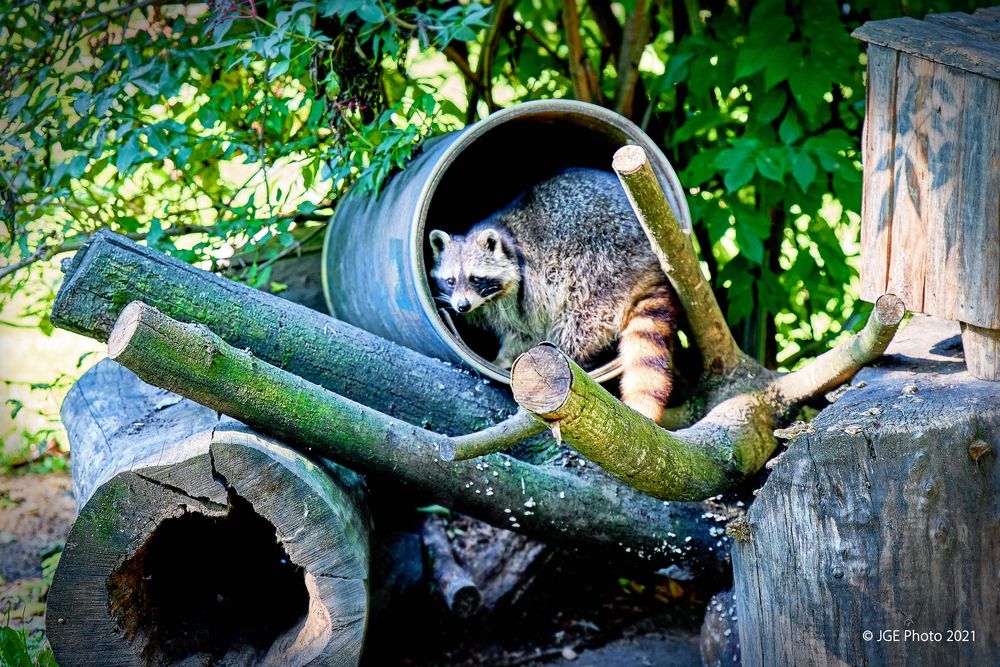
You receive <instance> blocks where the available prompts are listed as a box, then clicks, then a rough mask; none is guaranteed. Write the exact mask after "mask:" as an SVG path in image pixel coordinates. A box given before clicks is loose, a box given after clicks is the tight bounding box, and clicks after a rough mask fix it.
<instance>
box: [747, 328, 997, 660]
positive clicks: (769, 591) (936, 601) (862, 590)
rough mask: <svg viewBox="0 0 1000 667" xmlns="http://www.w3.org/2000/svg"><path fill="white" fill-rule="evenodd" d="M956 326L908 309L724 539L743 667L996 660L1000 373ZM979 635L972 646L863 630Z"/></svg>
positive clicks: (793, 445)
mask: <svg viewBox="0 0 1000 667" xmlns="http://www.w3.org/2000/svg"><path fill="white" fill-rule="evenodd" d="M961 349H962V348H961V343H960V338H959V327H958V324H957V323H954V322H946V321H943V320H938V319H935V318H930V317H916V318H914V319H913V320H911V322H910V324H909V325H908V326H906V327H905V328H903V329H901V330H900V332H899V333H898V335H897V336H896V339H895V341H894V342H893V344H892V345H891V346H890V347H889V349H888V350H887V355H886V357H884V358H883V359H882V360H881V361H880V362H879V363H878V365H877V366H874V367H871V368H867V369H864V370H863V371H861V372H860V373H859V374H858V375H857V376H856V378H855V380H854V383H853V385H852V387H851V388H850V389H849V390H848V391H846V392H845V393H844V394H843V395H842V396H841V397H840V398H839V399H838V400H837V402H836V403H834V404H833V405H832V406H831V407H829V408H827V409H825V410H824V411H823V412H821V413H820V414H819V416H818V417H817V418H816V419H815V420H814V421H813V423H812V424H813V427H814V429H815V430H814V432H807V433H805V434H804V435H802V436H800V437H799V438H798V439H797V440H795V441H793V442H792V443H791V444H790V445H789V448H788V451H787V452H786V453H785V454H784V455H783V457H782V459H781V462H780V463H779V464H778V465H777V466H776V469H775V471H774V472H773V473H772V474H771V477H770V478H769V479H768V481H767V483H766V484H765V486H764V487H763V489H762V490H761V492H760V494H759V496H758V497H757V499H756V500H755V501H754V503H753V505H752V506H751V507H750V510H749V512H748V514H747V520H748V532H749V540H748V541H744V542H742V543H740V544H738V545H736V546H735V547H734V577H735V583H736V599H737V603H738V616H739V627H740V635H741V636H740V644H741V650H742V659H743V664H744V665H748V666H754V667H756V666H758V665H768V666H770V665H804V664H829V665H857V664H889V665H897V664H949V665H952V664H953V665H980V664H992V663H993V662H995V660H996V656H997V655H1000V589H998V588H997V585H996V560H995V556H996V554H997V553H1000V510H998V508H1000V466H998V465H997V457H996V452H997V449H998V447H1000V384H998V383H994V382H986V381H982V380H978V379H976V378H974V377H973V376H971V375H970V374H969V373H967V372H966V370H965V364H964V363H963V361H962V358H961ZM908 629H909V630H914V631H937V632H941V633H945V634H946V633H947V631H948V630H969V631H975V633H976V635H975V641H969V642H947V641H944V640H942V641H931V642H919V641H917V642H914V641H909V642H907V641H900V642H891V643H887V642H879V641H865V640H864V638H863V636H862V633H863V632H864V631H865V630H868V631H871V632H873V633H876V635H877V633H878V632H879V631H881V630H899V631H900V633H902V632H904V631H906V630H908Z"/></svg>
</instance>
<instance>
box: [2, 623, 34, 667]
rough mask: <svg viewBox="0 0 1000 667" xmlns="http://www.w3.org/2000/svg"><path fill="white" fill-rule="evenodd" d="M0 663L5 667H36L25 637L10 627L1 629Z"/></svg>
mask: <svg viewBox="0 0 1000 667" xmlns="http://www.w3.org/2000/svg"><path fill="white" fill-rule="evenodd" d="M0 663H2V664H3V665H4V666H5V667H34V666H33V665H32V664H31V656H30V655H28V647H27V646H26V645H25V643H24V635H22V634H21V633H20V632H18V631H17V630H15V629H14V628H11V627H9V626H3V627H0Z"/></svg>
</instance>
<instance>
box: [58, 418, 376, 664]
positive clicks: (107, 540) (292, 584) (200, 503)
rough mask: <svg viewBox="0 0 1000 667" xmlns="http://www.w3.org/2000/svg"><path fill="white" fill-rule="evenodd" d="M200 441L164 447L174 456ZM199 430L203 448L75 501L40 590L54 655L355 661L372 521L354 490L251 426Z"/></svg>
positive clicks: (105, 660)
mask: <svg viewBox="0 0 1000 667" xmlns="http://www.w3.org/2000/svg"><path fill="white" fill-rule="evenodd" d="M210 439H212V440H211V444H209V440H210ZM140 442H141V441H140ZM150 442H153V441H150ZM194 442H195V441H194V440H184V441H181V442H179V443H175V444H170V443H169V442H162V441H160V447H161V449H162V450H163V455H164V458H165V459H166V460H172V459H175V458H177V456H184V455H185V453H186V452H188V450H189V449H192V448H194V447H196V445H195V444H192V443H194ZM197 442H199V443H204V444H203V445H202V446H203V447H204V448H205V449H206V450H207V451H205V453H203V454H199V455H196V456H194V457H192V458H189V459H184V460H182V461H180V462H177V463H171V464H168V465H160V466H153V467H144V468H140V469H137V470H135V471H125V472H122V473H119V474H118V475H116V476H114V477H113V478H111V479H110V481H108V482H106V483H104V484H102V485H101V486H100V488H99V489H98V490H97V491H96V492H95V493H94V494H93V495H92V496H91V497H90V499H89V501H88V502H87V504H86V505H85V506H84V508H83V509H82V511H81V513H80V516H79V518H78V519H77V521H76V523H75V524H74V526H73V529H72V531H71V532H70V536H69V540H68V541H67V545H66V550H65V552H64V553H63V557H62V560H61V562H60V565H59V569H58V570H57V572H56V574H55V577H54V579H53V583H52V587H51V589H50V591H49V596H48V607H47V616H46V622H47V626H46V627H47V633H48V636H49V640H50V641H51V643H52V647H53V650H54V652H55V654H56V657H57V659H58V660H59V662H60V663H61V664H75V665H105V664H168V663H169V664H174V663H178V662H187V661H190V662H192V663H194V662H197V663H198V664H202V663H205V664H208V663H209V662H211V663H213V664H214V663H224V664H241V665H256V664H307V663H309V662H310V661H322V660H324V659H326V658H329V657H330V656H338V657H339V658H342V659H343V662H342V663H339V662H338V663H337V664H350V663H351V662H352V661H353V660H356V659H357V657H358V656H359V655H360V652H361V645H362V641H363V635H364V627H365V619H366V617H367V613H368V602H367V588H368V585H367V576H368V575H367V572H368V532H367V531H368V525H367V522H366V519H364V518H363V513H362V510H361V509H360V508H358V507H356V506H355V505H354V502H355V501H354V499H353V498H352V497H351V495H350V493H349V492H348V491H346V490H345V489H344V488H342V487H341V486H339V484H338V483H334V482H333V481H332V480H330V479H328V478H326V477H325V475H324V474H323V472H322V471H321V469H320V468H319V467H316V466H313V467H312V468H308V467H307V466H306V465H304V463H305V462H304V460H303V459H302V458H301V457H300V456H299V455H297V454H295V453H293V452H291V451H289V450H286V449H284V448H282V447H280V446H278V445H277V444H275V443H270V442H266V441H264V440H262V439H260V438H258V437H257V436H254V435H252V434H249V433H243V432H228V433H219V432H216V431H213V432H212V435H207V434H204V437H201V439H200V440H198V441H197ZM122 444H123V443H120V442H118V441H115V442H114V443H113V444H112V445H111V446H114V447H116V448H117V447H119V446H121V447H122V448H121V450H118V453H119V454H121V455H122V456H135V455H136V453H135V452H134V451H131V450H129V449H128V448H127V447H125V446H122ZM132 444H135V443H132ZM154 444H155V443H154ZM133 449H134V448H133ZM141 453H142V454H144V455H146V456H153V455H151V454H150V453H149V452H147V451H145V450H142V451H141ZM157 458H158V457H155V456H154V457H153V460H154V461H155V460H156V459H157ZM318 489H322V490H318Z"/></svg>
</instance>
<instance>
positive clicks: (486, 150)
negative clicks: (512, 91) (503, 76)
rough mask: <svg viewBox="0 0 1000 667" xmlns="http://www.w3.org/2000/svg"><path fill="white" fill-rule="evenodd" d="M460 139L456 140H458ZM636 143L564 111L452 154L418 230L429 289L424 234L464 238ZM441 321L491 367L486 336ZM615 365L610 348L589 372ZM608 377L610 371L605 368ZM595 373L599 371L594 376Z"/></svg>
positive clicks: (514, 124)
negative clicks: (570, 171) (561, 177)
mask: <svg viewBox="0 0 1000 667" xmlns="http://www.w3.org/2000/svg"><path fill="white" fill-rule="evenodd" d="M460 141H461V140H460ZM633 142H634V138H633V137H631V136H630V135H629V134H627V133H626V132H625V131H624V130H623V129H621V128H618V127H615V126H613V125H610V124H608V123H607V122H605V121H601V120H599V119H597V118H594V117H592V116H588V115H585V114H582V113H569V112H566V111H539V112H537V113H533V114H530V115H525V116H523V117H517V118H510V119H507V120H505V121H504V122H502V123H499V124H496V125H494V126H492V127H490V128H488V129H487V130H485V131H484V132H482V133H481V134H479V136H476V137H475V138H474V139H473V141H472V142H471V143H469V144H467V145H465V146H464V147H463V149H462V150H461V151H457V152H456V153H455V154H454V158H453V159H452V160H451V162H450V163H446V164H445V165H443V168H442V170H441V172H440V178H439V180H438V182H437V185H436V187H435V188H434V190H433V193H432V194H431V195H430V197H429V205H428V206H427V207H426V209H425V211H426V215H425V216H424V218H423V220H422V225H419V226H418V229H419V232H420V234H421V238H422V239H424V243H423V249H424V266H425V267H427V271H428V274H427V275H426V276H425V278H426V280H427V284H428V289H429V290H431V292H432V293H434V292H435V290H436V286H435V285H434V282H433V280H432V279H431V278H430V275H429V271H430V269H431V268H432V267H433V266H434V258H433V256H432V254H431V251H430V247H429V244H428V243H427V242H426V237H427V233H429V232H430V230H432V229H441V230H444V231H446V232H448V233H449V234H464V233H465V232H466V231H468V229H469V228H470V227H472V226H473V225H474V224H476V223H477V222H479V221H480V220H482V219H483V218H485V217H487V216H488V215H490V214H491V213H493V212H495V211H497V210H499V209H501V208H503V207H504V206H506V205H507V204H509V203H511V202H512V201H513V200H514V198H516V197H517V196H518V195H519V194H521V193H522V192H524V191H525V190H527V189H528V188H529V187H531V186H532V185H534V184H535V183H538V182H540V181H543V180H545V179H547V178H549V177H551V176H554V175H555V174H556V173H558V172H559V171H562V170H563V169H567V168H570V167H588V168H592V169H601V170H603V171H609V172H610V171H611V159H612V157H613V155H614V153H615V151H616V150H618V149H619V148H621V147H622V146H623V145H624V144H626V143H633ZM439 314H440V315H441V317H442V319H443V320H444V321H445V323H446V324H447V325H448V327H449V328H450V329H452V330H453V331H454V332H455V333H456V334H457V336H458V337H459V338H460V342H461V343H464V345H465V346H467V347H468V348H469V349H471V350H472V352H474V353H475V354H477V355H478V356H479V357H481V358H482V361H483V363H485V364H489V363H490V362H491V361H492V360H493V359H494V358H495V357H496V354H497V351H498V350H499V342H498V341H497V340H496V337H495V336H493V335H492V334H489V333H486V332H483V331H481V330H479V329H476V328H473V327H470V326H468V325H466V324H465V323H464V321H463V318H460V317H452V316H450V315H449V314H448V313H447V312H443V311H439ZM609 363H610V364H613V365H614V366H615V367H617V360H616V357H615V353H614V350H608V351H607V353H606V354H605V355H604V356H603V358H601V359H599V360H597V361H596V362H595V363H594V364H593V367H594V368H595V369H599V368H600V367H601V366H604V365H605V364H609ZM604 370H605V374H606V375H608V376H611V375H613V374H614V373H613V371H612V369H604ZM596 374H597V375H601V371H597V373H596Z"/></svg>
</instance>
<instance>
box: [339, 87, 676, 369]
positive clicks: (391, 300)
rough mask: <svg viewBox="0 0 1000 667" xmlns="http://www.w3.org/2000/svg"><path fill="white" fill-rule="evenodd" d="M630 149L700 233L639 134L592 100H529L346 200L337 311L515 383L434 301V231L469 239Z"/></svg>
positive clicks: (486, 341)
mask: <svg viewBox="0 0 1000 667" xmlns="http://www.w3.org/2000/svg"><path fill="white" fill-rule="evenodd" d="M626 144H637V145H639V146H642V147H643V148H644V149H645V150H646V153H647V154H648V155H649V159H650V162H651V163H652V166H653V169H654V170H655V171H656V174H657V176H658V177H659V179H660V184H661V185H662V186H663V190H664V192H665V193H666V195H667V199H668V201H669V203H670V205H671V207H672V208H673V210H674V213H675V214H676V215H677V219H678V220H679V221H680V223H681V225H682V227H684V228H685V229H686V230H690V229H691V214H690V211H689V210H688V207H687V200H686V199H685V197H684V192H683V190H682V189H681V185H680V182H679V181H678V179H677V174H676V173H674V170H673V167H672V166H671V165H670V163H669V162H668V161H667V158H666V156H664V155H663V152H662V151H660V149H659V148H657V146H656V144H654V143H653V141H652V140H651V139H650V138H649V137H648V136H647V135H646V134H645V133H644V132H643V131H642V130H641V129H639V127H638V126H636V125H635V124H634V123H632V122H631V121H630V120H628V119H627V118H625V117H623V116H620V115H618V114H616V113H614V112H612V111H609V110H607V109H604V108H603V107H599V106H596V105H593V104H586V103H584V102H577V101H573V100H541V101H536V102H526V103H524V104H519V105H517V106H513V107H510V108H507V109H503V110H501V111H498V112H496V113H494V114H492V115H490V116H489V117H487V118H485V119H483V120H481V121H480V122H478V123H476V124H475V125H471V126H469V127H467V128H466V129H464V130H462V131H460V132H452V133H450V134H447V135H444V136H442V137H439V138H436V139H432V140H430V141H427V142H426V143H425V144H424V147H423V150H422V152H421V153H420V154H419V155H418V156H417V157H415V158H414V159H413V160H412V161H411V162H410V163H409V164H408V165H407V167H406V169H404V170H403V171H401V172H399V173H398V174H396V175H394V176H393V177H392V178H390V179H389V180H388V182H387V183H386V185H385V186H384V187H383V189H382V191H381V192H380V193H379V195H378V196H377V197H373V196H371V195H370V194H368V193H360V192H358V191H352V192H351V193H349V194H348V195H347V196H346V197H345V198H344V199H343V200H342V201H341V203H340V204H339V205H338V206H337V210H336V213H335V214H334V216H333V219H332V220H331V222H330V226H329V228H328V230H327V233H326V239H325V243H324V247H323V285H324V290H325V293H326V299H327V305H328V306H329V308H330V312H331V313H332V314H333V315H334V316H335V317H337V318H339V319H341V320H344V321H345V322H349V323H351V324H353V325H355V326H358V327H361V328H362V329H366V330H368V331H370V332H372V333H374V334H377V335H379V336H382V337H384V338H388V339H389V340H393V341H395V342H397V343H400V344H401V345H405V346H406V347H409V348H412V349H414V350H416V351H418V352H421V353H423V354H426V355H429V356H432V357H436V358H438V359H443V360H445V361H450V362H456V363H459V364H462V365H464V366H466V367H469V368H471V369H473V370H475V371H478V372H480V373H481V374H483V375H485V376H486V377H489V378H492V379H494V380H497V381H500V382H503V383H507V384H509V383H510V373H508V372H507V371H506V370H503V369H501V368H499V367H497V366H495V365H494V364H492V363H491V361H490V360H491V359H493V358H494V355H495V353H496V350H497V347H498V346H497V342H496V341H495V340H494V337H493V336H491V335H490V334H488V333H485V332H480V331H477V330H474V329H471V328H469V327H467V326H465V325H464V324H463V323H462V322H461V321H454V320H452V318H451V317H449V315H448V313H447V312H445V311H444V310H443V309H441V308H439V305H438V304H437V303H436V302H435V299H434V296H435V292H434V291H433V287H432V285H431V282H430V279H429V276H428V271H429V270H430V268H431V266H432V257H431V252H430V246H429V243H428V241H427V233H428V232H429V231H430V230H431V229H443V230H445V231H447V232H450V233H457V234H461V233H464V232H465V231H467V230H468V229H469V227H471V226H472V225H473V224H475V223H476V222H479V221H480V220H482V219H483V218H485V217H486V216H488V215H489V214H490V213H493V212H494V211H496V210H498V209H500V208H501V207H503V206H505V205H507V204H509V203H510V202H511V201H512V200H513V199H514V198H515V197H516V196H517V195H519V194H521V193H522V192H524V191H525V190H527V189H528V188H529V187H530V186H531V185H533V184H535V183H538V182H540V181H542V180H545V179H546V178H548V177H550V176H552V175H554V174H555V173H556V172H558V171H560V170H562V169H566V168H568V167H589V168H593V169H603V170H605V171H611V158H612V156H613V155H614V152H615V151H616V150H617V149H619V148H621V147H622V146H624V145H626ZM456 319H457V318H456ZM620 369H621V367H620V363H619V361H618V360H617V358H612V359H610V360H609V361H607V363H605V364H603V365H601V366H599V367H597V368H595V369H593V370H592V371H591V374H592V375H593V376H594V377H595V378H596V379H597V380H598V381H604V380H608V379H611V378H613V377H614V376H616V375H617V374H618V373H619V372H620ZM401 381H402V380H401Z"/></svg>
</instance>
